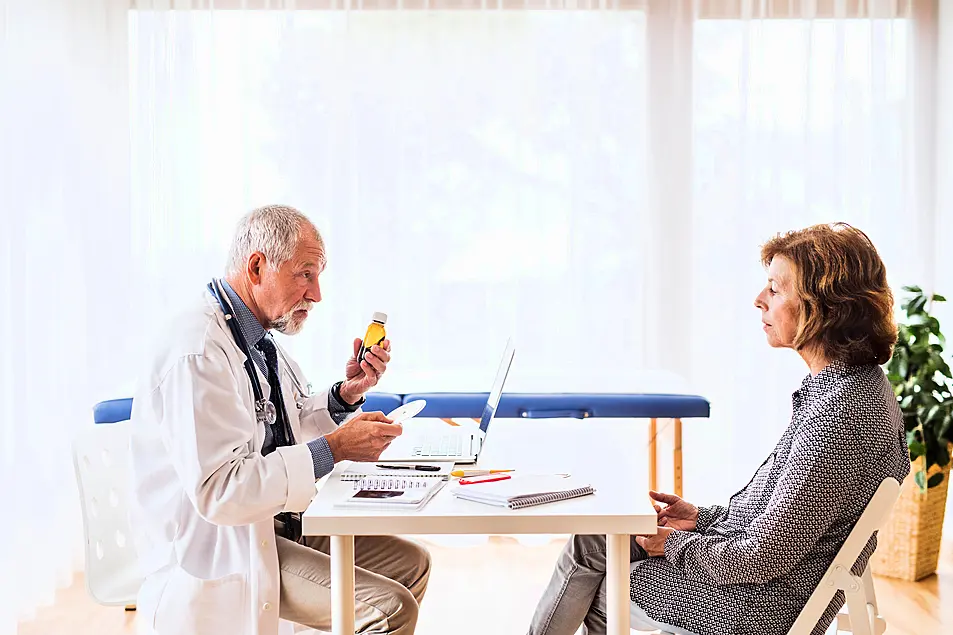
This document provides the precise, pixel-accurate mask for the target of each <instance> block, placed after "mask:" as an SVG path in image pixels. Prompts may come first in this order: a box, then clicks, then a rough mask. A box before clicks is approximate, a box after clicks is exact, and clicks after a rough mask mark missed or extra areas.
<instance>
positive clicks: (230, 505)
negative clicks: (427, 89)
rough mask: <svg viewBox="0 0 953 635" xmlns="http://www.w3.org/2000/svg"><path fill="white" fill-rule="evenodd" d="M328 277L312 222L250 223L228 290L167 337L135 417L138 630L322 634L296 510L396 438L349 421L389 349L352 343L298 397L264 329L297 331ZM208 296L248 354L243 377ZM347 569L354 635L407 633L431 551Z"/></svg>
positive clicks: (373, 555) (238, 354)
mask: <svg viewBox="0 0 953 635" xmlns="http://www.w3.org/2000/svg"><path fill="white" fill-rule="evenodd" d="M324 264H325V249H324V243H323V241H322V239H321V236H320V234H319V233H318V231H317V229H315V227H314V225H312V224H311V222H310V221H309V220H308V219H307V217H305V216H304V215H303V214H301V213H300V212H298V211H297V210H295V209H293V208H289V207H279V206H273V207H265V208H260V209H256V210H254V211H252V212H250V213H249V214H248V215H246V216H245V217H244V218H243V219H242V220H241V222H240V223H239V225H238V229H237V232H236V234H235V237H234V240H233V242H232V246H231V251H230V254H229V262H228V275H227V276H226V278H225V279H224V280H215V281H212V282H211V283H210V284H209V286H208V287H207V288H206V290H205V292H204V293H202V294H199V293H197V294H196V295H197V296H198V298H197V301H196V302H195V303H194V305H193V306H191V307H190V308H189V309H188V310H187V311H186V312H185V313H184V314H182V315H180V316H178V317H177V318H176V319H174V320H173V321H172V322H171V323H170V324H169V325H168V327H167V328H166V329H164V330H163V332H162V335H161V338H160V342H159V345H158V347H157V350H156V352H155V354H154V355H153V356H152V358H151V360H150V363H149V366H148V368H147V370H146V371H145V372H144V373H143V375H142V376H141V377H140V383H139V386H138V389H137V393H136V396H135V399H134V401H133V404H134V405H133V412H132V430H133V432H132V442H131V461H132V469H133V479H134V482H133V491H134V494H133V498H134V500H133V503H132V513H131V519H132V522H133V528H134V530H135V533H136V534H137V550H138V552H139V557H140V560H141V564H142V566H143V568H144V574H145V581H144V583H143V585H142V588H141V589H140V592H139V598H138V608H139V614H138V617H137V622H138V623H139V627H140V632H145V633H156V634H158V635H193V634H195V635H219V634H221V635H275V634H276V633H278V630H279V617H281V618H283V619H285V620H288V621H290V622H297V623H299V624H304V625H307V626H310V627H312V628H316V629H318V630H323V631H328V630H330V621H331V620H330V615H331V609H330V606H331V592H330V558H329V556H328V547H329V543H330V539H329V538H327V537H305V538H302V537H300V516H298V515H297V514H296V512H301V511H304V510H305V509H306V508H307V506H308V504H309V503H310V502H311V499H312V498H313V497H314V495H315V487H314V484H315V481H316V480H317V479H319V478H321V477H322V476H324V475H325V474H327V473H328V472H330V471H331V470H332V469H333V467H334V464H335V462H337V461H341V460H344V459H352V460H364V461H373V460H375V459H377V457H379V456H380V454H381V452H382V451H383V450H384V449H385V448H386V447H387V446H388V445H389V444H390V442H391V441H392V440H393V439H394V438H395V437H396V436H397V435H399V434H400V432H401V428H400V426H399V425H396V424H393V423H391V422H390V421H389V420H388V419H387V418H386V417H385V416H384V415H383V414H381V413H379V412H376V413H375V412H370V413H359V405H360V404H361V403H363V395H364V393H365V392H366V391H367V390H368V389H370V388H371V387H372V386H374V385H376V384H377V381H378V380H379V379H380V376H381V374H382V373H383V372H384V371H385V369H386V367H387V362H388V361H389V360H390V344H389V342H387V341H386V340H385V341H384V342H382V344H383V347H379V346H374V347H373V348H371V349H370V353H369V354H368V355H366V356H365V359H364V361H360V362H358V361H357V359H356V357H357V352H358V348H359V346H360V340H356V341H355V342H354V350H355V356H354V357H352V358H351V360H350V361H349V362H348V363H347V366H346V369H345V377H346V379H345V380H344V381H342V382H338V383H336V384H334V385H333V386H332V387H331V388H330V389H329V390H328V391H327V392H323V393H320V394H318V395H315V396H308V395H307V394H304V395H303V394H301V393H302V392H304V391H302V387H303V386H306V385H307V381H306V380H305V379H304V378H303V376H302V373H301V369H300V368H299V367H298V366H297V364H295V363H294V362H293V361H292V360H291V359H290V358H289V357H288V355H287V354H286V353H285V352H284V351H282V350H281V348H280V347H279V346H277V344H276V343H275V342H274V340H273V339H272V336H271V333H270V331H271V330H273V329H274V330H278V331H279V332H282V333H286V334H289V335H293V334H295V333H297V332H299V331H300V330H301V328H302V326H303V325H304V322H305V320H306V319H307V316H308V311H309V310H310V309H311V308H312V306H313V305H314V304H316V303H317V302H320V301H321V288H320V285H319V283H318V278H319V276H320V274H321V272H322V270H323V269H324ZM216 283H217V284H218V286H216ZM216 290H218V291H219V295H220V297H221V298H222V300H223V301H224V302H223V303H225V304H226V305H230V307H231V308H230V310H231V311H232V312H233V314H234V321H235V322H237V326H238V327H239V329H240V331H241V334H242V335H243V337H244V339H245V340H246V341H247V346H248V349H247V350H248V351H249V353H250V357H251V361H252V362H253V363H251V364H248V365H247V368H246V366H245V365H244V362H245V360H246V356H245V354H244V353H242V349H241V347H240V345H239V344H238V342H237V341H236V339H237V338H236V337H234V336H233V334H232V332H231V331H230V330H229V327H228V325H227V324H226V320H225V314H224V312H223V309H222V304H223V303H220V302H219V300H218V298H217V297H216V295H215V293H214V291H216ZM197 291H198V290H197ZM251 372H254V373H257V377H258V378H259V381H260V384H261V389H262V392H263V393H264V397H265V398H266V399H267V400H268V401H269V402H270V404H271V405H272V406H274V410H273V411H272V412H273V416H274V423H273V424H272V423H269V422H267V421H260V420H259V416H258V415H256V408H255V398H254V395H253V389H252V382H251V380H250V375H249V373H251ZM265 410H270V407H269V408H266V409H265ZM289 437H290V438H289ZM355 561H356V564H357V566H358V569H357V571H356V576H355V577H356V580H355V582H356V599H357V602H356V608H357V615H356V624H357V625H358V632H359V633H390V634H392V635H410V634H411V633H413V632H414V628H415V626H416V622H417V611H418V605H419V603H420V601H421V599H422V598H423V595H424V591H425V589H426V587H427V579H428V577H429V574H430V559H429V555H428V553H427V552H426V550H424V549H423V548H422V547H420V546H418V545H417V544H416V543H412V542H409V541H406V540H402V539H400V538H396V537H357V538H356V539H355Z"/></svg>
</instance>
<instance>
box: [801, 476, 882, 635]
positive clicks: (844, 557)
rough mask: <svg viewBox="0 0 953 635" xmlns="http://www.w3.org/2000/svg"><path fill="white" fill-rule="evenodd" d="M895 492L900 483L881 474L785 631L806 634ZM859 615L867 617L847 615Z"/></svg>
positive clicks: (845, 574) (851, 565)
mask: <svg viewBox="0 0 953 635" xmlns="http://www.w3.org/2000/svg"><path fill="white" fill-rule="evenodd" d="M898 496H900V483H898V482H897V480H896V479H894V478H889V477H888V478H885V479H884V480H883V482H882V483H880V486H879V487H878V488H877V491H876V492H874V495H873V497H872V498H871V499H870V502H869V503H867V508H866V509H865V510H864V513H863V514H861V515H860V520H858V521H857V524H856V525H854V528H853V529H852V530H851V532H850V534H848V536H847V540H845V541H844V544H843V545H842V546H841V548H840V550H839V551H838V552H837V556H835V558H834V561H833V562H832V563H831V565H830V566H829V567H828V568H827V572H826V573H825V574H824V577H823V578H821V583H820V584H818V585H817V588H816V589H814V593H812V594H811V597H810V598H808V601H807V604H805V605H804V608H803V609H802V610H801V613H800V615H798V618H797V620H796V621H795V622H794V625H793V626H792V627H791V630H789V631H788V635H810V633H811V632H812V631H813V630H814V627H815V626H817V623H818V622H819V621H820V619H821V616H822V615H823V614H824V611H825V610H826V609H827V606H828V605H829V604H830V602H831V600H832V599H834V594H835V593H837V591H839V590H842V589H844V588H845V587H844V583H843V579H844V577H845V576H849V574H850V570H851V568H852V567H853V566H854V563H855V562H857V557H858V556H860V552H861V551H863V549H864V547H865V546H866V545H867V541H868V540H870V537H871V536H872V535H873V533H874V532H875V531H877V530H878V529H880V528H881V527H882V526H883V524H884V523H885V522H886V521H887V517H888V516H889V515H890V510H891V509H893V506H894V503H896V502H897V497H898ZM860 583H861V582H860V580H859V578H858V579H857V580H855V581H851V584H860ZM861 617H862V618H863V619H867V616H866V615H864V616H856V617H855V616H853V615H851V618H852V619H859V618H861Z"/></svg>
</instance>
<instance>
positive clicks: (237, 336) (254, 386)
mask: <svg viewBox="0 0 953 635" xmlns="http://www.w3.org/2000/svg"><path fill="white" fill-rule="evenodd" d="M207 287H208V290H209V291H210V292H211V293H212V295H214V296H215V299H216V300H218V304H219V306H221V307H222V312H223V313H224V314H225V324H227V325H228V330H229V331H231V332H232V337H233V338H234V340H235V343H236V344H238V348H239V349H240V350H241V351H242V353H244V354H245V364H244V366H245V373H247V374H248V379H249V380H251V390H252V394H253V395H254V397H255V403H258V402H259V401H261V400H263V399H264V398H265V393H264V391H263V390H262V389H261V382H260V381H258V371H257V370H256V369H255V362H254V360H252V357H251V350H250V349H249V348H248V342H246V341H245V336H244V335H242V332H241V329H240V328H239V327H238V324H237V322H238V320H237V319H235V315H234V314H233V313H232V311H231V308H230V304H229V303H227V302H225V298H223V297H222V294H221V293H219V290H218V285H217V284H216V283H215V281H214V280H213V281H212V282H209V283H208V285H207Z"/></svg>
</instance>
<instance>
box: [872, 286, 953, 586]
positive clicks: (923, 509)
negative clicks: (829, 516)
mask: <svg viewBox="0 0 953 635" xmlns="http://www.w3.org/2000/svg"><path fill="white" fill-rule="evenodd" d="M903 289H904V291H906V292H907V294H908V295H907V298H906V299H905V301H904V303H903V305H902V307H901V308H902V309H903V311H904V312H905V313H906V319H905V320H904V321H902V322H901V323H900V324H899V327H898V334H897V345H896V347H895V348H894V352H893V356H892V357H891V359H890V361H889V362H887V364H886V369H885V370H886V372H887V377H888V378H889V380H890V383H891V384H892V385H893V388H894V393H895V394H896V395H897V400H898V401H899V403H900V410H901V411H902V413H903V423H904V428H905V429H906V433H907V446H908V448H909V450H910V462H911V466H910V475H909V476H908V477H907V479H906V480H905V481H904V483H903V487H902V488H901V491H900V499H899V500H898V501H897V504H896V506H895V507H894V510H893V514H892V515H891V517H890V520H889V521H888V522H887V525H886V526H885V527H884V528H883V529H882V530H881V531H880V532H879V536H878V542H879V547H878V548H877V551H876V552H875V553H874V556H873V558H872V566H873V571H874V573H877V574H878V575H885V576H889V577H894V578H902V579H904V580H919V579H921V578H925V577H926V576H928V575H930V574H932V573H933V572H934V571H936V567H937V560H938V558H939V553H940V539H941V534H942V530H943V515H944V510H945V507H946V496H947V489H948V486H949V480H950V479H949V477H950V444H951V442H953V373H951V371H950V366H949V364H948V363H947V362H946V360H945V359H944V358H943V347H944V345H945V344H946V339H945V338H944V337H943V333H942V332H941V331H940V323H939V321H938V320H937V319H936V318H935V317H934V316H932V315H931V314H930V311H931V310H932V308H933V303H934V302H944V301H945V300H946V299H945V298H944V297H942V296H939V295H930V296H927V295H926V294H924V292H923V290H922V289H920V288H919V287H904V288H903Z"/></svg>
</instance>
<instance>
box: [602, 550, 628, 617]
mask: <svg viewBox="0 0 953 635" xmlns="http://www.w3.org/2000/svg"><path fill="white" fill-rule="evenodd" d="M629 541H630V538H629V536H627V535H624V534H609V535H607V536H606V617H607V618H608V619H607V621H606V626H607V627H608V630H607V631H606V633H607V635H629Z"/></svg>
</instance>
